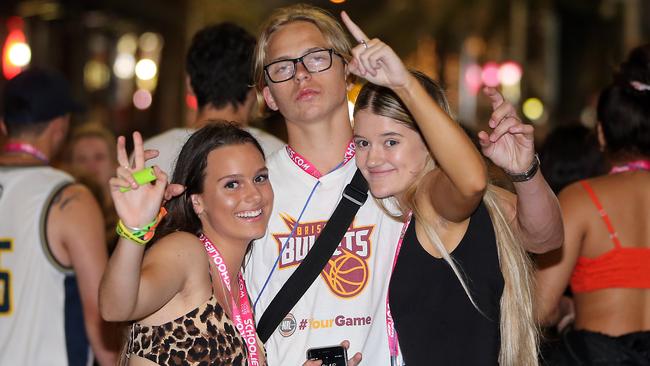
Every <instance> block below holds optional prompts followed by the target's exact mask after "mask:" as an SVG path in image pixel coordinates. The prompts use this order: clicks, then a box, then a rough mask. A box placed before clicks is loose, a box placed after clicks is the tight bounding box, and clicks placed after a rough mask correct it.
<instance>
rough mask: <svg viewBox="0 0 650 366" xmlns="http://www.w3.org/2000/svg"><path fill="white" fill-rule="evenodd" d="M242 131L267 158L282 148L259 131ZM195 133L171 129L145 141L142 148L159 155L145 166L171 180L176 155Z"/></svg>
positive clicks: (267, 135) (247, 128) (272, 137)
mask: <svg viewBox="0 0 650 366" xmlns="http://www.w3.org/2000/svg"><path fill="white" fill-rule="evenodd" d="M244 130H246V131H248V133H250V134H251V135H253V137H255V139H256V140H257V142H259V144H260V146H262V149H263V150H264V154H265V155H267V156H268V155H270V154H271V153H273V152H275V151H276V150H278V149H280V148H281V147H283V146H284V142H282V141H281V140H280V139H278V138H277V137H275V136H273V135H271V134H269V133H267V132H264V131H262V130H260V129H257V128H254V127H244ZM195 131H196V130H193V129H189V128H172V129H171V130H169V131H165V132H163V133H161V134H160V135H156V136H154V137H152V138H150V139H147V141H145V142H144V148H145V149H155V150H158V153H159V155H158V156H157V157H156V158H154V159H151V160H149V161H148V162H147V165H150V166H153V165H158V167H160V169H162V170H163V171H164V172H165V173H167V175H168V176H169V179H170V180H171V178H172V174H173V173H174V167H175V166H176V160H177V159H178V154H180V152H181V149H182V148H183V145H185V143H186V142H187V140H188V139H189V138H190V136H191V135H192V134H193V133H194V132H195Z"/></svg>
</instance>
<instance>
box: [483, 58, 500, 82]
mask: <svg viewBox="0 0 650 366" xmlns="http://www.w3.org/2000/svg"><path fill="white" fill-rule="evenodd" d="M481 80H483V84H485V85H487V86H491V87H496V86H498V85H499V65H497V63H496V62H488V63H486V64H485V65H483V71H482V72H481Z"/></svg>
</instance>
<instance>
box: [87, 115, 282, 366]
mask: <svg viewBox="0 0 650 366" xmlns="http://www.w3.org/2000/svg"><path fill="white" fill-rule="evenodd" d="M133 140H134V145H135V153H134V156H135V159H134V160H135V162H134V164H133V165H132V164H130V163H129V161H128V158H127V153H126V149H125V139H124V137H120V138H119V139H118V142H117V154H118V162H119V164H120V167H119V168H117V177H114V178H111V180H110V185H111V194H112V196H113V201H114V202H115V207H116V210H117V213H118V216H119V217H120V221H119V223H118V230H117V231H118V234H120V236H121V238H120V240H119V242H118V244H117V247H116V249H115V252H114V254H113V256H112V257H111V259H110V262H109V264H108V267H107V269H106V272H105V273H104V278H103V280H102V284H101V288H100V309H101V313H102V316H103V317H104V318H105V319H107V320H112V321H125V320H131V321H135V322H134V323H133V324H132V326H131V331H130V335H129V340H128V346H127V349H126V357H128V359H129V361H128V364H129V365H148V364H152V363H151V362H153V363H155V364H159V365H180V364H183V365H199V364H202V365H208V364H209V365H264V364H266V362H265V355H264V351H263V348H262V344H261V342H260V341H259V339H258V338H257V335H256V333H255V327H254V321H253V319H254V318H253V317H252V310H251V307H250V303H249V299H248V296H247V292H246V287H245V284H244V281H243V278H242V276H241V273H240V270H241V267H242V264H243V260H244V255H245V253H246V251H247V250H248V248H249V247H250V245H251V241H252V240H253V239H256V238H259V237H261V236H262V235H263V234H264V232H265V231H266V226H267V222H268V219H269V214H270V212H271V207H272V203H273V190H272V189H271V185H270V183H269V181H268V176H267V169H266V166H265V161H264V153H263V152H262V149H261V147H260V145H259V144H258V143H257V141H256V140H255V139H254V138H253V137H252V136H251V135H250V134H249V133H248V132H246V131H243V130H241V129H239V128H237V127H236V126H235V125H233V124H223V123H215V124H209V125H207V126H205V127H203V128H202V129H200V130H198V131H197V132H196V133H194V134H193V135H192V136H191V137H190V139H189V140H188V141H187V143H186V144H185V146H184V147H183V149H182V150H181V153H180V155H179V157H178V164H177V165H176V170H175V171H174V175H173V179H172V182H174V183H177V184H181V185H183V186H185V187H186V189H185V192H184V193H183V194H182V195H180V196H178V197H176V198H174V199H172V200H171V201H170V202H168V203H167V204H166V205H165V208H166V209H167V212H169V213H168V214H167V216H165V211H166V210H165V208H161V202H162V199H163V193H164V190H165V187H166V185H167V176H166V175H165V173H163V172H162V171H161V170H160V169H159V168H158V167H155V168H154V174H155V178H156V179H155V181H154V182H153V184H144V185H140V186H138V184H137V183H136V182H135V179H134V172H137V171H140V170H142V169H143V168H144V164H145V152H144V149H143V145H142V137H141V136H140V134H139V133H137V132H136V133H134V134H133ZM126 189H129V190H127V191H126V192H123V191H124V190H126ZM152 217H154V220H153V221H151V218H152ZM163 217H164V218H163ZM156 227H158V229H157V232H155V231H156ZM154 233H155V234H154ZM151 239H154V240H155V244H154V245H151V246H150V248H148V250H145V247H146V245H147V242H148V241H149V240H151Z"/></svg>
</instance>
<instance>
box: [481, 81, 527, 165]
mask: <svg viewBox="0 0 650 366" xmlns="http://www.w3.org/2000/svg"><path fill="white" fill-rule="evenodd" d="M483 93H484V94H485V95H486V96H488V97H489V98H490V101H491V102H492V115H491V116H490V121H489V123H488V124H489V127H490V128H492V129H493V130H492V132H491V133H488V132H486V131H481V132H479V134H478V138H479V142H480V145H481V150H482V151H483V155H485V156H486V157H488V158H489V159H490V160H492V162H493V163H494V164H496V165H497V166H498V167H500V168H501V169H504V170H506V171H508V172H513V173H519V172H524V171H526V169H528V167H530V165H531V164H532V162H533V159H534V158H535V141H534V135H533V133H534V128H533V126H531V125H529V124H524V123H523V122H522V121H521V119H520V118H519V116H518V115H517V110H516V109H515V107H514V106H513V105H512V104H511V103H510V102H508V101H507V100H505V98H503V95H501V93H499V91H497V90H496V89H494V88H490V87H486V88H484V89H483Z"/></svg>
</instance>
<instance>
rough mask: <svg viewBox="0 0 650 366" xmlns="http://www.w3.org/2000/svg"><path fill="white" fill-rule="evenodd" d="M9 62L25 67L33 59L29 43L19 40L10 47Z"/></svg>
mask: <svg viewBox="0 0 650 366" xmlns="http://www.w3.org/2000/svg"><path fill="white" fill-rule="evenodd" d="M8 52H9V62H11V63H12V64H14V65H16V66H19V67H23V66H26V65H27V64H28V63H29V61H30V60H31V59H32V50H31V49H30V48H29V46H28V45H27V43H23V42H18V43H14V44H13V45H11V46H10V47H9V51H8Z"/></svg>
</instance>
